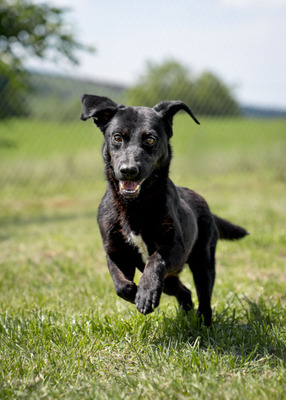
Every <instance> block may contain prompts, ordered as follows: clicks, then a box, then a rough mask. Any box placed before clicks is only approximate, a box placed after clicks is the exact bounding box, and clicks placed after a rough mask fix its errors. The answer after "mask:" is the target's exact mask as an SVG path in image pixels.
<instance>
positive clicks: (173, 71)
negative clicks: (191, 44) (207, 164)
mask: <svg viewBox="0 0 286 400" xmlns="http://www.w3.org/2000/svg"><path fill="white" fill-rule="evenodd" d="M167 99H169V100H182V101H184V102H186V103H187V104H188V105H190V107H191V108H192V110H193V111H194V112H195V113H196V114H200V115H216V116H226V115H231V116H234V115H239V113H240V111H239V106H238V104H237V102H236V101H235V99H234V97H233V95H232V94H231V90H230V89H229V88H228V87H227V86H226V85H225V84H224V83H223V82H222V81H221V80H220V79H219V78H218V77H216V76H215V75H214V74H213V73H210V72H203V73H202V74H201V75H200V76H199V77H198V78H196V79H195V78H194V77H192V76H191V75H190V72H189V70H188V68H186V67H185V66H183V65H181V64H180V63H178V62H176V61H174V60H167V61H165V62H163V63H162V64H159V65H154V64H151V63H149V64H148V65H147V71H146V73H145V74H144V75H143V76H142V77H141V78H140V79H139V83H138V84H136V85H135V86H133V87H131V88H130V89H129V90H128V91H127V94H126V103H128V104H133V105H144V106H148V107H152V106H154V105H155V104H157V103H159V102H160V101H162V100H167Z"/></svg>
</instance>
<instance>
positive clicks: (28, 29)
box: [0, 0, 93, 118]
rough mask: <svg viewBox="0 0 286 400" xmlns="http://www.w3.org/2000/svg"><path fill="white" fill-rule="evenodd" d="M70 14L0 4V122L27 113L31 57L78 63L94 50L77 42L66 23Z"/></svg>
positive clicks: (8, 1) (12, 1) (27, 2)
mask: <svg viewBox="0 0 286 400" xmlns="http://www.w3.org/2000/svg"><path fill="white" fill-rule="evenodd" d="M66 11H67V10H66V9H61V8H57V7H51V6H49V5H48V4H38V5H36V4H33V3H32V2H31V0H0V57H1V58H0V94H1V100H0V101H1V107H0V118H3V117H6V116H9V115H22V114H25V113H26V112H27V110H26V109H25V103H24V102H23V93H24V91H25V90H27V89H28V87H27V83H26V82H25V75H26V74H27V72H26V71H25V70H24V68H23V62H24V61H25V59H26V58H27V57H31V56H34V57H39V58H43V59H50V60H53V61H55V60H56V61H58V60H59V59H61V58H65V59H68V60H69V61H70V62H72V63H78V58H77V57H76V54H75V53H76V51H77V50H88V51H92V50H93V49H91V48H88V47H86V46H84V45H82V44H81V43H79V42H78V41H77V40H76V39H75V35H74V33H73V30H72V28H71V27H70V26H69V25H67V24H66V23H65V20H64V16H65V13H66Z"/></svg>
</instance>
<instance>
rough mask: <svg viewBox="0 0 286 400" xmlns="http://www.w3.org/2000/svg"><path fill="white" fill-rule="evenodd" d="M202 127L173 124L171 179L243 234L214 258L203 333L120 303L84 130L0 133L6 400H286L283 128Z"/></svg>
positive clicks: (95, 163) (30, 126)
mask: <svg viewBox="0 0 286 400" xmlns="http://www.w3.org/2000/svg"><path fill="white" fill-rule="evenodd" d="M201 122H202V125H201V127H196V126H194V124H192V122H191V121H190V120H189V119H188V118H187V117H186V116H183V115H182V116H178V117H177V118H176V119H175V124H174V127H175V134H174V138H173V139H172V143H173V150H174V160H173V164H172V168H171V174H172V177H173V179H174V181H175V182H176V183H178V184H183V185H186V186H189V187H191V188H193V189H195V190H197V191H199V192H200V193H201V194H202V195H204V197H205V198H206V199H207V200H208V202H209V204H210V206H211V208H212V210H213V211H214V212H216V213H217V214H219V215H221V216H223V217H225V218H229V219H230V220H232V221H234V222H237V223H239V224H241V225H242V226H245V227H246V228H247V229H248V230H249V231H250V232H251V235H250V236H249V237H248V238H246V239H244V240H243V241H241V242H234V243H233V242H220V244H219V246H218V252H217V279H216V285H215V290H214V295H213V307H214V323H213V325H212V327H211V328H209V329H207V328H204V327H203V328H201V327H199V326H198V325H197V320H196V318H195V315H192V314H191V315H188V316H185V315H184V314H182V313H181V312H180V311H179V310H178V309H177V305H176V303H175V301H174V299H172V298H169V297H167V296H163V297H162V301H161V304H160V307H159V309H157V310H156V312H155V313H153V314H152V315H149V316H147V317H144V316H142V315H140V314H139V313H138V312H137V311H136V310H135V308H134V306H133V305H131V304H128V303H126V302H124V301H123V300H121V299H119V298H118V297H116V295H115V291H114V289H113V285H112V281H111V278H110V276H109V274H108V272H107V267H106V262H105V255H104V252H103V249H102V245H101V240H100V237H99V232H98V228H97V224H96V210H97V206H98V202H99V201H100V198H101V196H102V195H103V193H104V189H105V181H104V178H103V165H102V160H101V155H100V148H101V144H102V137H101V134H100V133H99V132H97V131H96V130H95V128H94V126H93V124H91V123H90V124H89V123H86V124H83V123H80V122H79V123H78V122H73V123H69V124H63V125H60V124H56V123H43V122H40V121H39V122H38V121H21V120H14V121H10V122H9V123H5V124H4V123H1V125H0V171H1V174H0V185H1V192H0V202H1V207H0V218H1V224H0V264H1V268H0V398H1V399H14V398H17V399H141V398H142V399H211V400H213V399H214V400H216V399H225V400H227V399H242V398H243V399H277V400H278V399H279V400H280V399H285V398H286V394H285V387H286V371H285V369H286V368H285V367H286V356H285V355H286V331H285V326H286V308H285V303H286V290H285V289H286V251H285V244H286V236H285V220H286V210H285V198H286V189H285V182H286V172H285V171H286V159H285V151H286V138H285V135H286V122H285V121H283V120H269V121H264V120H247V119H245V120H240V119H238V120H224V119H223V120H216V119H213V120H211V119H209V120H208V119H206V120H202V121H201ZM138 279H139V275H138V276H137V280H138ZM182 279H183V281H184V283H185V284H186V286H188V287H189V288H191V289H192V290H193V292H194V287H193V283H192V277H191V274H190V272H189V271H188V270H185V271H184V272H183V276H182ZM194 298H195V299H196V296H195V293H194ZM196 305H197V302H196Z"/></svg>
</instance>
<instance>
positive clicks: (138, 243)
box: [127, 231, 149, 263]
mask: <svg viewBox="0 0 286 400" xmlns="http://www.w3.org/2000/svg"><path fill="white" fill-rule="evenodd" d="M127 240H128V242H129V243H130V244H132V245H133V246H134V247H136V249H137V250H138V252H139V253H140V254H141V257H142V261H143V262H144V263H146V261H147V260H148V257H149V253H148V249H147V245H146V243H145V242H144V240H143V238H142V236H141V235H136V234H135V233H134V232H133V231H130V233H129V234H128V236H127Z"/></svg>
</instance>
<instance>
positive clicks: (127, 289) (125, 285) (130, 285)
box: [115, 280, 137, 303]
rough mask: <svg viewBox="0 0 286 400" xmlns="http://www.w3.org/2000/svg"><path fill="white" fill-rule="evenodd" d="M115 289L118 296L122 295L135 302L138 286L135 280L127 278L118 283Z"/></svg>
mask: <svg viewBox="0 0 286 400" xmlns="http://www.w3.org/2000/svg"><path fill="white" fill-rule="evenodd" d="M115 291H116V294H117V296H119V297H122V299H124V300H126V301H130V303H134V302H135V296H136V292H137V286H136V285H135V283H134V282H132V281H127V280H126V281H124V282H120V283H117V284H116V285H115Z"/></svg>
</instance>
